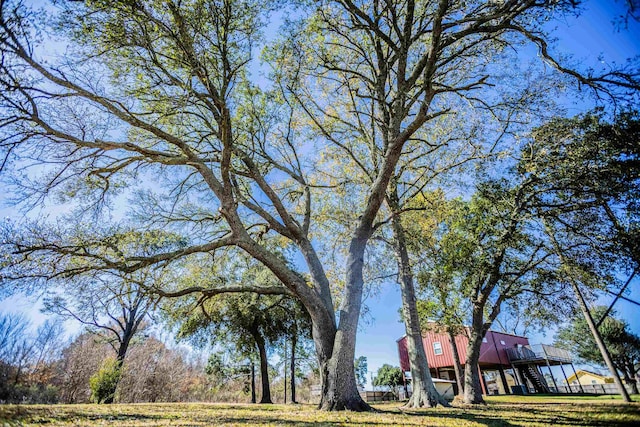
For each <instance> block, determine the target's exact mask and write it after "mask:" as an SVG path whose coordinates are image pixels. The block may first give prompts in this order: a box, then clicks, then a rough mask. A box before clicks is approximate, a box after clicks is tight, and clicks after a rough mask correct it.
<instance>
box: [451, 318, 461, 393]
mask: <svg viewBox="0 0 640 427" xmlns="http://www.w3.org/2000/svg"><path fill="white" fill-rule="evenodd" d="M447 335H448V336H449V346H450V347H451V355H452V356H453V370H454V371H455V374H456V384H457V385H458V395H462V394H463V392H464V381H463V378H462V363H460V353H458V345H457V344H456V336H455V334H454V333H453V331H452V329H451V328H447Z"/></svg>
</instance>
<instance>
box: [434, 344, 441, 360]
mask: <svg viewBox="0 0 640 427" xmlns="http://www.w3.org/2000/svg"><path fill="white" fill-rule="evenodd" d="M433 354H435V355H436V356H438V355H440V354H442V345H441V344H440V342H439V341H436V342H434V343H433Z"/></svg>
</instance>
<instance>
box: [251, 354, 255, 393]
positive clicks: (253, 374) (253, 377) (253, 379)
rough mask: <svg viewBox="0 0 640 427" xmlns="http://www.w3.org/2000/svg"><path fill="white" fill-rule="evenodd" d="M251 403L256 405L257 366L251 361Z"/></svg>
mask: <svg viewBox="0 0 640 427" xmlns="http://www.w3.org/2000/svg"><path fill="white" fill-rule="evenodd" d="M251 403H256V365H255V363H253V360H252V361H251Z"/></svg>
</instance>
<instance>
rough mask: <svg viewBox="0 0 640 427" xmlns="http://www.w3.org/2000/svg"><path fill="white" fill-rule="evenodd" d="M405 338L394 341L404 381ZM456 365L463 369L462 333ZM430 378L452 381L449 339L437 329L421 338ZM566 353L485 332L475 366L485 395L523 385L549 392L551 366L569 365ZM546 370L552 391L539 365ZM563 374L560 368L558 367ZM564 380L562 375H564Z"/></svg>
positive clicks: (464, 347)
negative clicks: (396, 343) (478, 368)
mask: <svg viewBox="0 0 640 427" xmlns="http://www.w3.org/2000/svg"><path fill="white" fill-rule="evenodd" d="M406 339H407V338H406V336H405V337H402V338H400V339H399V340H398V341H397V342H398V353H399V356H400V368H401V369H402V371H403V372H404V373H405V378H407V379H409V378H410V368H409V355H408V352H407V343H406ZM455 341H456V346H457V349H458V355H459V359H460V363H461V364H462V366H463V369H464V364H465V360H466V357H467V345H468V343H469V339H468V337H467V335H466V334H460V335H458V336H456V338H455ZM422 344H423V346H424V349H425V352H426V355H427V360H428V362H429V368H430V370H431V376H432V377H434V378H441V379H445V380H455V379H456V378H455V371H454V368H453V366H454V360H453V352H452V347H451V345H450V342H449V336H448V334H446V333H445V332H440V331H438V330H437V328H432V330H431V331H428V332H425V333H424V334H423V336H422ZM571 362H572V361H571V357H570V355H569V353H567V352H566V351H564V350H561V349H557V348H553V347H550V346H546V345H537V346H531V345H530V344H529V339H528V338H526V337H522V336H518V335H511V334H506V333H502V332H495V331H488V332H487V334H486V335H485V337H484V338H483V340H482V345H481V347H480V359H479V363H478V365H479V367H480V372H481V384H482V389H483V392H484V393H485V394H486V393H502V394H505V393H511V390H512V389H513V387H514V386H525V387H526V388H525V391H529V392H550V391H555V390H557V389H558V387H557V386H556V384H555V382H556V381H555V378H554V376H553V372H552V371H551V366H553V365H560V366H561V368H562V365H563V364H565V363H571ZM545 365H546V366H547V367H548V369H549V377H550V380H552V381H553V386H554V388H555V390H552V389H551V387H549V385H547V381H546V380H545V378H544V375H543V374H542V372H541V369H540V368H541V367H542V366H545ZM562 373H563V374H564V368H562ZM565 379H566V375H565Z"/></svg>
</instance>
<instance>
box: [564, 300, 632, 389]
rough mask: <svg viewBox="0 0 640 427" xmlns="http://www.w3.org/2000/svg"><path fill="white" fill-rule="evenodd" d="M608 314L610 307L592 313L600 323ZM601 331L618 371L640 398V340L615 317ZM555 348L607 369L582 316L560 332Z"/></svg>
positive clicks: (600, 308)
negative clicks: (606, 313) (562, 349)
mask: <svg viewBox="0 0 640 427" xmlns="http://www.w3.org/2000/svg"><path fill="white" fill-rule="evenodd" d="M606 310H607V307H604V306H597V307H595V308H594V309H593V310H592V311H591V313H592V316H593V318H594V319H596V321H597V320H599V319H601V318H602V316H603V315H604V313H605V312H606ZM599 331H600V334H601V335H602V339H603V340H604V342H605V344H606V346H607V349H608V350H609V352H610V354H611V359H612V361H613V363H614V365H615V367H616V369H618V371H620V372H621V373H622V376H623V379H624V381H625V383H627V384H628V385H630V386H631V390H632V393H634V394H637V393H638V373H639V372H640V337H639V336H638V335H636V334H634V333H632V332H631V331H630V330H629V324H628V323H627V322H625V321H624V320H620V319H617V318H616V317H615V313H612V314H610V315H608V316H607V317H605V318H604V319H603V320H602V323H601V325H600V327H599ZM555 344H556V345H557V346H558V347H562V348H566V349H567V350H569V351H571V352H572V353H573V354H575V355H577V356H578V357H579V358H580V360H582V361H583V362H585V363H593V364H597V365H604V359H603V357H602V353H601V352H600V350H599V349H598V346H597V345H596V342H595V341H594V338H593V335H592V334H591V331H590V329H589V326H588V325H587V322H586V320H585V318H584V316H582V315H581V314H577V313H576V315H575V316H574V317H573V318H572V319H571V320H570V321H569V322H567V323H566V324H565V325H563V326H562V327H561V328H560V329H558V332H557V334H556V336H555Z"/></svg>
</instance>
